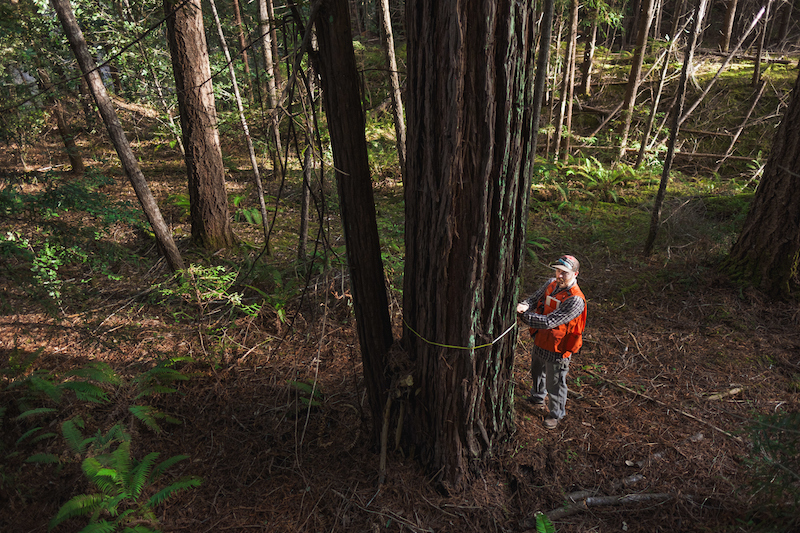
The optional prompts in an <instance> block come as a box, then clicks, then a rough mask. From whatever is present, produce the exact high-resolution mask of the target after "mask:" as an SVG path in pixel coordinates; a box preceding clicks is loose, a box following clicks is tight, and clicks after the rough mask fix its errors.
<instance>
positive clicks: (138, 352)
mask: <svg viewBox="0 0 800 533" xmlns="http://www.w3.org/2000/svg"><path fill="white" fill-rule="evenodd" d="M697 246H700V247H702V243H698V244H697ZM150 257H151V259H152V260H153V262H154V261H155V259H156V258H155V257H154V256H152V252H151V256H150ZM584 257H585V260H584V263H583V268H582V273H581V277H580V278H579V279H580V282H581V287H582V289H583V291H584V292H585V294H586V295H587V297H588V299H589V304H588V305H589V308H588V316H589V322H588V326H587V331H586V340H585V346H584V349H583V350H582V352H581V353H580V354H578V355H577V356H576V357H575V360H574V361H573V362H572V365H571V369H570V377H569V384H570V397H569V401H568V404H567V417H566V418H565V419H564V420H563V421H562V423H561V424H559V426H558V427H557V428H556V429H555V430H547V429H545V428H544V427H543V426H542V424H541V420H542V413H541V412H539V411H536V410H534V409H533V408H532V406H531V405H530V404H528V403H527V402H526V400H525V397H526V396H527V391H528V388H529V387H530V378H529V368H530V357H529V355H528V349H527V348H528V346H529V344H530V338H529V336H528V334H527V332H525V331H522V330H520V333H519V339H518V340H519V342H518V348H517V359H516V364H515V371H514V376H515V380H516V405H515V415H516V424H517V430H516V433H515V434H514V435H513V437H512V438H511V439H509V441H508V442H506V443H504V444H503V446H502V449H498V450H497V452H496V454H495V456H494V457H493V458H492V460H491V461H490V462H489V463H488V464H486V465H485V469H484V470H483V472H482V473H481V475H480V476H479V478H478V479H476V480H475V481H474V483H473V484H472V486H471V488H470V489H469V490H467V491H466V492H465V493H463V494H459V495H444V494H442V493H441V492H440V491H438V490H437V487H436V485H435V484H434V483H433V482H432V481H431V478H430V476H429V475H428V474H427V473H425V472H424V471H422V470H421V469H420V468H419V466H418V465H417V464H416V463H415V461H414V460H413V459H410V458H406V457H404V456H403V455H402V454H401V453H400V452H399V451H395V452H391V453H389V455H388V462H387V479H386V482H385V483H384V484H383V485H381V486H379V485H378V471H379V454H378V450H377V449H376V448H375V446H373V445H372V443H370V442H368V440H367V439H366V438H365V436H366V434H367V431H368V424H369V421H368V420H366V417H367V409H366V407H365V399H364V386H363V382H362V378H361V362H360V356H359V351H358V345H357V339H356V334H355V328H354V323H353V318H352V314H351V312H350V308H349V305H348V301H347V298H341V293H340V292H338V291H336V290H334V287H333V285H332V284H330V283H328V284H326V283H320V284H318V286H317V290H316V291H313V292H310V293H309V294H308V295H307V296H306V298H305V300H304V301H303V304H302V306H299V301H295V302H291V303H290V305H289V306H288V308H287V314H288V316H289V317H290V319H292V320H293V322H292V325H291V327H288V326H287V325H286V324H283V323H282V322H280V321H279V320H278V319H277V317H276V315H275V314H274V313H270V312H264V313H262V314H260V315H259V316H257V317H255V318H239V319H237V320H236V322H235V323H231V324H228V323H225V322H224V321H223V320H222V319H221V318H220V316H221V315H210V314H209V315H206V316H205V317H204V318H202V319H201V320H198V321H196V322H191V321H186V320H183V321H176V320H175V318H174V317H173V316H170V314H169V313H168V312H167V310H166V309H165V308H164V307H162V306H158V305H155V304H153V303H151V302H150V301H149V299H148V297H147V296H146V295H143V293H144V292H145V291H147V289H148V288H149V287H150V283H152V280H153V278H154V277H155V276H157V275H159V274H163V273H164V271H163V268H164V267H163V265H158V266H156V267H153V263H152V262H151V263H149V264H147V265H143V266H141V267H134V266H130V267H129V268H130V269H131V270H130V271H129V272H126V275H125V277H124V279H123V280H122V281H119V282H111V281H108V282H107V283H105V284H102V285H93V286H91V287H87V288H86V293H85V294H84V295H83V296H82V298H81V299H80V307H78V306H77V305H76V306H74V307H73V306H71V305H70V302H67V303H66V304H65V305H64V307H63V309H62V312H60V313H58V315H57V316H55V317H54V316H52V315H51V314H48V313H46V312H45V309H44V308H43V307H42V306H41V302H37V301H31V300H30V298H29V297H28V296H27V295H26V293H25V292H24V291H23V290H22V289H21V288H20V287H18V286H15V285H13V284H11V283H9V282H8V280H6V279H0V295H2V299H3V303H4V305H3V309H4V311H3V312H2V315H0V368H5V367H7V366H8V364H9V357H10V356H11V354H12V352H13V351H14V350H24V351H25V352H28V353H30V352H33V351H35V350H36V349H37V348H39V347H42V348H43V352H42V355H41V356H40V358H39V359H38V360H37V362H36V364H35V368H47V369H50V370H52V371H54V372H56V373H58V374H62V373H64V372H66V371H68V370H70V369H72V368H75V367H77V366H80V365H82V364H85V363H86V362H88V361H105V362H108V363H109V364H110V365H112V367H113V368H114V369H115V370H116V371H117V372H118V373H119V374H120V375H123V376H125V375H128V376H132V375H135V374H136V373H137V372H141V371H142V369H146V368H149V367H150V366H151V365H152V364H153V361H157V360H159V359H162V358H165V357H173V356H192V357H194V358H195V359H196V360H197V361H198V362H197V363H190V364H187V365H186V366H184V367H183V370H184V371H185V372H187V373H191V374H192V376H193V377H192V379H191V380H189V381H186V382H184V383H182V384H181V385H180V386H179V393H178V394H172V395H163V396H161V397H160V398H159V399H158V402H157V406H158V407H159V408H160V409H162V410H164V411H165V412H169V413H170V414H172V415H173V416H175V417H177V418H178V419H180V420H181V421H182V424H180V425H165V429H164V432H163V433H161V434H160V435H157V434H155V433H153V432H151V431H149V430H147V429H146V428H143V427H140V429H139V430H138V431H137V432H136V434H134V435H133V437H134V440H133V442H134V455H137V456H141V455H144V454H146V453H149V452H151V451H158V452H160V453H161V454H162V457H170V456H173V455H176V454H186V455H188V456H190V460H188V461H183V462H181V463H179V464H178V465H177V466H176V467H174V470H173V473H174V474H175V475H176V476H178V475H187V474H192V475H199V476H201V477H202V478H203V484H202V485H201V486H200V487H199V488H197V489H193V490H189V491H186V492H183V493H180V494H179V495H178V496H176V497H175V498H173V499H171V500H169V501H168V503H167V504H165V505H163V506H161V507H159V508H158V518H159V520H160V522H161V527H162V529H163V530H164V531H166V532H178V531H186V532H192V533H211V532H217V531H232V532H237V531H238V532H250V531H265V532H267V531H269V532H286V533H292V532H331V533H333V532H370V533H371V532H379V531H387V532H398V531H403V532H406V531H407V532H437V533H439V532H442V533H444V532H453V533H455V532H469V531H475V532H484V531H485V532H523V531H529V530H531V529H534V528H535V525H534V522H533V521H532V519H533V516H534V513H535V512H543V513H546V514H548V515H549V516H551V517H552V520H553V522H554V524H555V528H556V531H558V532H559V533H571V532H589V531H595V532H608V531H627V532H661V531H663V532H667V531H669V532H676V531H678V532H692V531H707V532H722V531H755V530H757V527H758V524H759V522H760V521H761V520H762V519H763V518H764V514H763V513H759V512H758V510H757V509H758V508H757V505H756V503H755V501H754V500H753V499H752V498H751V496H750V494H749V492H748V490H747V480H748V476H747V474H748V467H747V462H746V458H747V456H748V452H749V443H748V439H747V434H746V433H744V431H743V430H744V428H745V427H746V425H747V423H748V421H749V420H750V419H751V418H752V416H753V414H754V413H761V414H767V413H773V412H776V411H778V410H797V409H798V402H799V400H800V394H798V386H797V383H798V379H800V378H798V376H800V327H799V326H800V310H799V309H798V307H797V305H796V304H794V305H790V304H783V303H776V302H774V301H771V300H770V299H769V298H767V297H766V296H764V295H762V294H759V293H757V292H755V291H740V290H739V289H737V288H735V287H732V286H730V285H729V284H728V283H727V282H726V280H725V279H724V277H722V276H721V275H719V274H718V273H717V272H716V271H715V270H714V267H713V265H710V264H705V263H703V262H702V260H701V261H697V260H692V259H691V257H692V255H691V254H690V253H686V255H685V259H675V258H674V257H673V258H672V260H670V261H663V258H660V257H656V258H655V259H653V260H652V261H651V262H646V261H641V262H636V263H631V262H627V261H621V260H618V259H615V257H614V255H613V254H610V253H605V252H604V251H602V250H598V251H595V252H593V251H591V250H587V251H585V253H583V254H582V259H583V258H584ZM137 268H138V270H137ZM543 275H546V271H542V272H538V276H543ZM632 280H638V282H637V283H635V284H633V285H632V284H631V281H632ZM539 281H541V279H540V278H537V277H535V276H534V277H532V279H529V280H526V283H525V284H526V290H532V288H533V287H534V286H535V285H536V284H537V283H538V282H539ZM320 287H327V290H325V289H321V288H320ZM631 287H633V288H631ZM337 297H338V298H337ZM400 304H401V302H399V301H394V302H393V305H392V308H393V309H394V310H398V309H399V308H400ZM394 321H395V324H396V330H395V336H399V334H400V329H399V324H400V323H401V316H400V315H399V311H398V312H396V313H395V316H394ZM213 327H217V330H218V331H223V332H224V333H223V334H222V340H220V337H219V336H217V337H214V338H212V337H211V336H209V334H208V331H209V330H210V329H212V328H213ZM1 379H3V383H4V385H3V387H0V405H5V406H8V407H9V413H10V414H13V405H14V398H15V394H16V393H15V391H14V390H13V389H9V388H8V387H6V385H7V384H8V383H9V382H8V378H7V377H2V378H1ZM292 380H297V381H301V380H313V381H316V383H317V384H318V386H319V388H320V389H321V391H322V392H323V394H324V399H323V400H322V402H321V406H319V407H314V408H311V409H308V408H307V407H306V406H305V404H303V403H302V401H301V398H300V397H301V393H300V391H299V390H298V389H297V388H295V387H292V386H290V384H289V382H290V381H292ZM66 408H69V406H67V407H66ZM80 408H81V407H80V406H78V405H76V406H75V409H80ZM92 416H94V417H95V419H97V421H98V423H99V422H102V418H103V417H106V419H107V420H113V419H114V417H115V416H118V412H117V411H115V409H114V406H113V405H111V406H109V407H108V408H107V409H105V410H102V409H101V410H99V411H95V412H93V415H92ZM2 430H3V432H4V433H5V435H4V436H3V441H4V442H5V443H6V444H8V443H13V442H14V441H16V440H17V439H18V438H19V437H20V435H21V432H22V431H23V425H22V424H19V423H15V422H14V421H13V416H6V419H5V422H4V425H3V427H2ZM62 448H63V447H62ZM2 460H3V462H4V468H5V469H4V479H2V480H0V481H1V482H2V483H0V531H2V532H4V533H17V532H20V533H31V532H39V531H42V532H43V531H46V530H47V524H48V521H49V520H50V519H51V518H52V517H53V516H54V515H55V514H56V512H57V511H58V509H59V507H60V506H61V505H62V504H63V503H64V502H66V501H67V500H68V499H69V498H71V497H72V496H74V495H76V494H79V493H81V492H83V491H86V490H87V489H88V486H87V483H86V481H85V479H84V478H83V476H82V474H81V472H80V468H79V465H77V464H74V463H67V464H66V466H64V467H63V468H58V469H57V468H55V467H54V466H52V465H35V464H27V463H23V462H22V458H21V457H16V458H9V457H8V456H7V457H5V458H3V459H2ZM587 497H591V498H590V499H587ZM573 502H574V503H573ZM83 525H85V521H82V520H80V519H75V520H72V521H68V522H66V523H65V524H63V525H62V526H60V527H59V528H57V529H56V531H58V532H69V531H78V530H79V529H80V528H81V527H82V526H83Z"/></svg>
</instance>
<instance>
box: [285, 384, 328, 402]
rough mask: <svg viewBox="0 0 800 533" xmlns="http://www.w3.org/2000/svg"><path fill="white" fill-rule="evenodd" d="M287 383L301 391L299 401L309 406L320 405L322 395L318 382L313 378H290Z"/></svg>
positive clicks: (322, 398)
mask: <svg viewBox="0 0 800 533" xmlns="http://www.w3.org/2000/svg"><path fill="white" fill-rule="evenodd" d="M289 385H290V386H291V387H292V388H294V389H296V390H297V391H299V392H300V393H301V396H300V402H301V403H302V404H303V405H307V406H309V407H319V406H320V405H322V402H323V400H324V396H323V394H322V390H321V389H320V387H319V383H317V382H316V381H314V380H308V381H294V380H290V381H289Z"/></svg>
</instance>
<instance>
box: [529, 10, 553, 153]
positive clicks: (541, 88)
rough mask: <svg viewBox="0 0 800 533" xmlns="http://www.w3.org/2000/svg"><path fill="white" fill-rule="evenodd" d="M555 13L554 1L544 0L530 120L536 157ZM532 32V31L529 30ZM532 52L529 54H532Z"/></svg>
mask: <svg viewBox="0 0 800 533" xmlns="http://www.w3.org/2000/svg"><path fill="white" fill-rule="evenodd" d="M554 12H555V0H544V1H543V5H542V21H541V24H540V28H541V34H540V35H539V55H538V56H537V58H536V78H535V79H534V82H533V103H532V105H531V107H532V108H533V117H532V118H531V128H532V135H533V147H534V149H533V153H532V154H531V157H535V156H536V148H537V146H538V142H539V122H540V121H541V116H542V103H543V101H544V95H545V94H546V93H547V77H548V76H547V70H548V66H549V64H550V39H552V37H553V14H554ZM531 31H533V30H531ZM532 53H533V52H531V54H532Z"/></svg>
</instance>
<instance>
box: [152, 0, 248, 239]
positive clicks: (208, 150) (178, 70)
mask: <svg viewBox="0 0 800 533" xmlns="http://www.w3.org/2000/svg"><path fill="white" fill-rule="evenodd" d="M178 6H180V7H178ZM176 8H177V10H176ZM164 13H165V15H166V22H167V40H168V42H169V48H170V55H171V56H172V70H173V73H174V75H175V89H176V92H177V94H178V109H179V110H180V115H181V130H182V131H183V146H184V149H185V150H186V156H185V160H186V171H187V174H188V180H189V203H190V216H191V220H192V240H194V241H195V242H197V243H198V244H200V245H202V246H204V247H206V248H209V249H219V248H227V247H230V246H232V245H233V244H234V243H235V241H236V239H235V237H234V235H233V230H231V225H230V216H229V213H228V196H227V192H226V190H225V168H224V165H223V163H222V148H221V147H220V140H219V131H218V130H217V110H216V107H215V105H214V91H213V89H212V86H211V66H210V64H209V60H208V47H207V45H206V36H205V30H204V28H203V14H202V11H201V8H200V0H188V1H187V2H186V3H185V4H183V5H181V2H180V0H164Z"/></svg>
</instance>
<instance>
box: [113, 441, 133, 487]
mask: <svg viewBox="0 0 800 533" xmlns="http://www.w3.org/2000/svg"><path fill="white" fill-rule="evenodd" d="M111 457H112V462H113V464H114V466H115V467H117V470H118V471H119V474H120V478H121V480H122V484H123V486H124V487H128V486H130V479H131V469H132V468H133V461H131V443H130V441H127V442H122V443H120V445H119V447H118V448H117V449H116V450H114V451H113V452H111Z"/></svg>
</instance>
